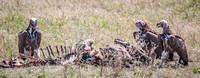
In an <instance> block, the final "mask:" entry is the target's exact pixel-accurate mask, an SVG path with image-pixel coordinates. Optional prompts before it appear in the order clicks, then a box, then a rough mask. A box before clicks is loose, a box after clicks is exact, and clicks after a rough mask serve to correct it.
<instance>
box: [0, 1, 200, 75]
mask: <svg viewBox="0 0 200 78" xmlns="http://www.w3.org/2000/svg"><path fill="white" fill-rule="evenodd" d="M32 17H35V18H37V20H38V28H39V29H38V30H39V31H41V32H42V42H41V47H42V48H44V47H46V46H48V45H52V46H56V45H65V44H64V43H67V44H66V45H71V44H75V43H76V42H77V41H78V40H79V39H94V40H95V45H94V46H96V48H99V47H104V46H105V45H107V44H111V43H113V40H114V39H115V38H119V39H122V40H125V41H128V42H130V43H131V44H136V43H135V40H134V38H133V35H132V33H133V32H134V31H138V29H137V28H136V27H135V25H134V23H135V22H136V21H137V20H143V21H145V22H146V23H147V24H148V25H149V26H150V27H151V28H152V29H153V30H155V31H157V32H159V33H161V29H158V28H157V27H156V23H157V22H159V21H160V20H162V19H165V20H167V21H168V24H169V26H170V28H171V29H172V31H173V32H174V33H175V34H178V35H180V36H181V37H182V38H183V39H185V42H186V45H187V49H188V54H189V60H190V61H191V62H192V63H191V64H189V66H188V67H187V68H185V69H184V68H183V69H179V70H173V72H175V73H178V74H180V72H182V73H181V75H178V76H183V77H184V76H185V75H186V77H193V76H194V77H197V76H198V77H199V75H194V74H193V73H192V70H193V69H194V68H199V67H200V63H199V62H200V0H114V1H113V0H0V52H1V54H0V61H2V60H4V59H9V58H11V57H13V56H15V55H17V54H18V45H17V43H18V41H17V39H18V38H17V35H18V33H19V32H20V31H22V30H25V29H26V28H27V27H28V23H29V19H30V18H32ZM54 49H55V47H54ZM36 68H37V67H36ZM52 69H54V68H53V67H52ZM144 69H145V68H136V69H135V70H144ZM0 70H1V69H0ZM22 70H24V69H22ZM91 70H93V69H91ZM123 70H125V69H123ZM167 70H170V69H165V70H159V71H164V72H166V71H167ZM186 70H189V71H188V72H189V73H188V72H187V73H185V71H186ZM6 71H7V72H6ZM19 71H21V70H19ZM128 71H130V70H128ZM159 71H158V72H159ZM1 72H3V73H6V74H3V75H10V73H9V72H11V71H9V70H5V71H4V70H1ZM124 72H126V71H124ZM149 72H151V71H149ZM149 72H148V74H149ZM153 72H155V71H153ZM191 73H192V74H193V75H189V74H191ZM94 74H95V76H96V74H97V73H94ZM157 74H159V73H157ZM162 74H163V77H176V75H175V76H174V75H172V76H169V75H168V74H166V73H162ZM153 75H154V74H153ZM157 76H158V77H162V76H159V75H156V76H153V77H157ZM11 77H12V76H11ZM31 77H32V76H31ZM33 77H35V76H33ZM47 77H48V76H47ZM86 77H87V75H86ZM90 77H94V76H90ZM141 77H148V76H146V75H144V76H141Z"/></svg>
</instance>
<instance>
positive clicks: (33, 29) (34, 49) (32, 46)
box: [18, 18, 41, 58]
mask: <svg viewBox="0 0 200 78" xmlns="http://www.w3.org/2000/svg"><path fill="white" fill-rule="evenodd" d="M40 42H41V32H39V31H38V30H37V20H36V18H31V19H30V24H29V27H28V28H27V29H26V30H24V31H21V32H20V33H19V34H18V48H19V53H24V54H25V55H28V56H30V55H31V56H35V57H36V58H38V57H39V56H40V52H39V47H40Z"/></svg>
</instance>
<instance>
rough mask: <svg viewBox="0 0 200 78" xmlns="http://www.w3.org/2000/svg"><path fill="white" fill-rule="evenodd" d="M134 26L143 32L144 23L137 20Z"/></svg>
mask: <svg viewBox="0 0 200 78" xmlns="http://www.w3.org/2000/svg"><path fill="white" fill-rule="evenodd" d="M135 26H136V27H137V28H139V29H140V30H141V31H143V30H144V26H145V22H144V21H142V20H138V21H137V22H136V23H135Z"/></svg>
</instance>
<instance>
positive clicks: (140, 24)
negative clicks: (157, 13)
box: [139, 23, 143, 31]
mask: <svg viewBox="0 0 200 78" xmlns="http://www.w3.org/2000/svg"><path fill="white" fill-rule="evenodd" d="M139 24H140V26H139V28H140V30H141V31H142V29H143V28H142V24H141V23H139Z"/></svg>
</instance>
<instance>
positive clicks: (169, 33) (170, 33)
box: [163, 26, 173, 35]
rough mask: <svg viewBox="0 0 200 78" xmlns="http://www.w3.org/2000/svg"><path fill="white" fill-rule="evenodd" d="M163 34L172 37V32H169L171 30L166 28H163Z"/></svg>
mask: <svg viewBox="0 0 200 78" xmlns="http://www.w3.org/2000/svg"><path fill="white" fill-rule="evenodd" d="M163 34H167V35H172V34H173V32H172V31H171V29H170V28H169V26H168V27H166V28H163Z"/></svg>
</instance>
